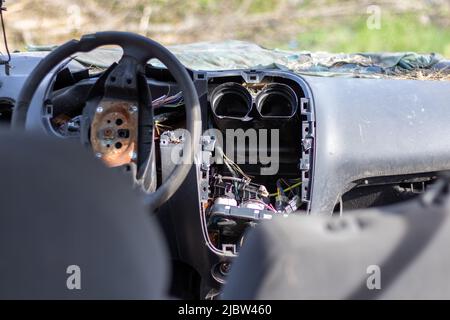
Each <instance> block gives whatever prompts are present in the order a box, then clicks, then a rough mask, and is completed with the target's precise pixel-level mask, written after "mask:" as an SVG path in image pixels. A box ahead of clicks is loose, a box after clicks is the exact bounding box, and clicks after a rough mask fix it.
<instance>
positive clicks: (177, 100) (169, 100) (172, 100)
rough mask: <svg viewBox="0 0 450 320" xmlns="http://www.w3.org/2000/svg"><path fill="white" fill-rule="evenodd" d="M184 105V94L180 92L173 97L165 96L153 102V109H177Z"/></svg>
mask: <svg viewBox="0 0 450 320" xmlns="http://www.w3.org/2000/svg"><path fill="white" fill-rule="evenodd" d="M182 105H184V98H183V93H182V92H181V91H180V92H178V93H177V94H175V95H173V96H168V94H164V95H162V96H161V97H159V98H157V99H155V100H153V101H152V106H153V108H160V107H169V108H176V107H180V106H182Z"/></svg>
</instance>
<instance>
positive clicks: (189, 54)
mask: <svg viewBox="0 0 450 320" xmlns="http://www.w3.org/2000/svg"><path fill="white" fill-rule="evenodd" d="M34 49H36V48H34ZM39 49H42V48H39ZM48 49H49V48H48V47H47V50H48ZM169 49H170V51H172V52H173V53H174V54H175V55H176V56H177V57H178V59H179V60H180V61H181V62H182V63H183V64H184V65H185V66H186V67H188V68H191V69H194V70H204V71H211V70H235V69H281V70H291V71H293V72H295V73H299V74H309V75H318V76H350V77H355V76H356V77H368V78H374V77H375V78H380V77H390V76H394V77H395V76H399V75H408V74H413V73H414V72H416V71H417V70H423V71H427V74H430V73H432V74H440V75H444V77H443V78H445V79H449V78H450V76H448V75H450V61H449V60H445V59H443V58H442V57H441V56H440V55H438V54H434V53H431V54H418V53H414V52H402V53H354V54H344V53H340V54H333V53H327V52H309V51H298V52H296V51H285V50H277V49H275V50H270V49H265V48H262V47H260V46H258V45H256V44H253V43H249V42H243V41H234V40H230V41H225V42H200V43H193V44H185V45H177V46H170V47H169ZM120 56H121V51H120V50H119V49H116V48H102V49H98V50H95V51H93V52H89V53H80V54H77V56H76V60H78V61H79V62H81V63H83V64H86V65H89V66H93V67H98V68H104V67H107V66H109V65H110V64H111V63H112V62H114V61H117V60H118V59H119V58H120ZM150 63H152V64H153V65H158V66H161V64H160V63H159V62H158V61H150Z"/></svg>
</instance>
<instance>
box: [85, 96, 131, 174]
mask: <svg viewBox="0 0 450 320" xmlns="http://www.w3.org/2000/svg"><path fill="white" fill-rule="evenodd" d="M137 128H138V107H137V106H136V104H135V103H131V102H126V101H122V100H103V101H102V102H100V104H99V105H98V107H97V108H96V112H95V114H94V117H93V119H92V123H91V130H90V140H91V146H92V150H93V151H94V153H95V155H96V156H97V157H98V158H101V159H102V160H103V162H104V163H105V164H106V165H107V166H109V167H117V166H121V165H125V164H129V163H132V162H134V163H136V160H137V152H138V150H137V146H138V132H137Z"/></svg>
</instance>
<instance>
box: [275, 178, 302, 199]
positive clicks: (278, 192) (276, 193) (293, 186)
mask: <svg viewBox="0 0 450 320" xmlns="http://www.w3.org/2000/svg"><path fill="white" fill-rule="evenodd" d="M301 184H302V182H301V181H300V182H297V183H296V184H293V185H292V186H290V187H289V188H286V189H284V191H290V190H292V189H294V188H297V187H298V186H299V185H301ZM277 195H278V196H279V195H280V190H279V189H278V191H277V192H275V193H271V194H269V197H275V196H277Z"/></svg>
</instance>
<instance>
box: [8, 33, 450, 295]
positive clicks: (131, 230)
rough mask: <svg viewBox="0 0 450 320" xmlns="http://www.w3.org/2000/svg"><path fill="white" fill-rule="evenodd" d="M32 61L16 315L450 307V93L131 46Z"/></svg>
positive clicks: (24, 124) (16, 219) (17, 199)
mask: <svg viewBox="0 0 450 320" xmlns="http://www.w3.org/2000/svg"><path fill="white" fill-rule="evenodd" d="M112 45H114V46H118V47H120V48H121V50H122V57H121V58H120V60H119V61H117V62H115V63H113V64H112V65H110V66H109V67H108V68H105V69H104V70H92V68H91V69H90V68H88V67H86V66H84V65H82V64H80V63H79V62H77V61H76V60H74V55H76V54H77V53H80V52H81V53H86V52H91V51H92V50H94V49H96V48H99V47H102V46H112ZM13 58H14V59H18V60H17V61H20V59H24V57H22V56H20V55H17V56H15V57H13ZM33 59H34V58H33ZM33 59H29V60H28V62H29V63H30V66H27V67H24V68H25V69H26V70H22V69H16V70H14V69H13V70H11V73H12V74H13V76H14V81H11V82H8V83H6V82H5V85H4V87H3V88H1V89H2V90H3V91H0V92H2V95H4V98H2V99H3V100H2V101H3V102H4V103H3V104H1V105H0V108H4V109H5V110H6V111H5V112H2V113H1V115H2V116H1V120H2V121H3V124H2V127H3V128H2V134H1V137H0V149H1V150H2V156H1V157H0V168H1V179H0V185H1V187H0V189H1V190H2V192H1V193H0V212H1V214H0V256H1V257H0V283H1V284H2V285H1V286H0V299H234V300H241V299H411V298H412V299H421V298H425V299H430V298H438V299H439V298H445V297H446V298H449V297H450V282H449V281H446V280H444V281H443V280H442V279H446V278H447V277H446V273H447V272H446V270H448V267H450V259H449V258H450V257H449V256H448V254H446V252H447V251H446V244H447V243H448V240H449V239H448V237H449V234H450V233H449V228H450V222H449V218H448V215H449V212H450V207H449V205H450V203H449V200H450V197H449V196H448V191H449V190H448V188H449V182H450V181H449V176H448V173H447V171H448V170H450V161H449V160H448V159H450V157H449V155H450V141H445V140H446V139H442V135H443V133H445V132H447V129H446V126H445V123H446V121H447V119H448V118H449V116H450V110H447V109H448V108H447V109H446V108H443V106H445V105H446V102H445V101H450V100H448V99H449V98H450V90H448V88H449V85H448V83H445V82H442V83H438V82H436V83H427V82H425V84H423V85H419V84H418V83H417V82H416V81H407V80H404V81H399V80H378V79H377V80H367V79H358V78H318V77H310V76H304V77H303V76H299V75H297V74H294V73H292V72H288V71H283V70H267V69H264V70H263V69H261V70H222V71H202V70H191V69H188V68H186V67H185V66H183V64H181V62H180V61H179V60H178V59H177V57H176V56H175V55H174V54H173V53H171V52H170V51H169V50H168V49H167V48H165V47H163V46H162V45H160V44H159V43H157V42H155V41H153V40H151V39H149V38H146V37H144V36H141V35H137V34H134V33H128V32H116V31H110V32H99V33H95V34H90V35H85V36H83V37H82V38H80V39H79V40H71V41H69V42H66V43H65V44H63V45H61V46H58V47H57V48H56V49H54V50H52V51H51V52H49V53H48V54H47V55H45V56H43V57H39V58H35V59H34V60H33ZM152 59H157V60H158V61H159V62H161V63H162V64H163V65H164V66H165V67H164V68H162V67H160V66H155V65H153V64H149V63H148V62H149V61H151V60H152ZM13 62H14V60H13ZM383 81H384V82H383ZM374 86H375V87H377V88H378V90H373V88H374ZM400 86H401V87H402V90H405V91H407V92H413V93H414V94H408V95H404V96H402V95H394V94H393V93H395V92H397V91H398V90H399V88H400ZM17 88H19V90H17ZM355 88H356V89H357V90H356V89H355ZM13 91H18V93H16V94H12V93H11V94H9V95H7V94H6V93H8V92H13ZM5 92H6V93H5ZM380 92H381V93H380ZM8 101H9V102H8ZM364 103H367V104H369V106H368V107H367V108H366V109H364V110H362V108H361V105H363V104H364ZM393 106H395V108H393ZM424 106H425V107H426V108H427V110H431V111H429V112H428V111H427V110H425V109H424V110H425V111H422V113H423V114H422V116H421V118H420V121H419V120H417V122H416V127H415V130H414V132H413V131H411V122H412V121H416V118H414V119H412V118H408V117H405V112H406V111H405V110H407V108H409V109H411V108H413V109H414V108H419V109H418V110H420V108H425V107H424ZM0 110H3V109H0ZM414 110H415V109H414ZM430 124H433V126H430ZM430 128H433V129H430ZM252 129H256V131H255V132H258V134H257V133H254V134H253V133H252V132H253V131H252ZM275 133H276V136H273V134H275ZM224 136H225V137H226V138H223V137H224ZM230 136H231V139H230ZM236 142H237V143H236ZM239 142H242V143H241V144H239ZM236 145H237V147H236ZM242 146H243V147H242ZM240 147H241V149H239V148H240ZM274 150H275V151H276V154H277V157H276V158H275V157H274V152H275V151H274ZM239 157H243V159H240V158H239ZM240 160H243V161H240ZM71 265H77V266H79V267H80V269H81V273H82V277H83V282H82V286H83V290H67V286H66V284H67V282H66V280H67V267H68V266H71ZM330 266H331V267H330ZM370 266H381V269H382V270H383V283H382V285H383V289H384V290H382V291H377V290H369V289H368V286H367V282H366V280H367V275H368V273H370V270H371V269H370ZM368 268H369V269H368ZM330 270H332V271H333V272H330Z"/></svg>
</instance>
